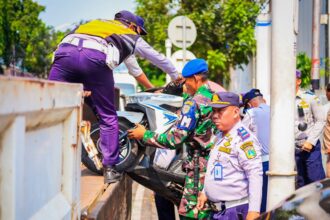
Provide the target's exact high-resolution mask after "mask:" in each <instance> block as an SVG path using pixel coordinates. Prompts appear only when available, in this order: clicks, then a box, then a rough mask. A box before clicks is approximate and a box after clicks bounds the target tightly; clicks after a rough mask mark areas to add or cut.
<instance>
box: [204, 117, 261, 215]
mask: <svg viewBox="0 0 330 220" xmlns="http://www.w3.org/2000/svg"><path fill="white" fill-rule="evenodd" d="M214 143H215V144H214V146H213V148H212V150H211V152H210V158H209V160H208V164H207V171H206V175H205V188H204V192H205V194H206V196H207V198H208V199H209V200H211V201H212V202H216V203H217V202H221V201H235V200H240V199H244V198H246V197H248V198H249V211H257V212H259V211H260V205H261V195H262V163H261V153H260V150H261V147H260V144H259V142H258V140H257V138H256V137H255V136H254V135H253V134H252V133H250V132H249V131H248V129H247V128H246V127H245V126H244V125H243V124H242V123H241V122H238V123H237V124H236V125H235V126H234V127H233V128H232V129H231V131H230V132H229V133H228V134H227V135H226V136H224V137H221V134H219V135H218V136H217V137H216V138H215V141H214ZM221 166H222V168H221Z"/></svg>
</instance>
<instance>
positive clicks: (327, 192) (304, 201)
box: [258, 179, 330, 220]
mask: <svg viewBox="0 0 330 220" xmlns="http://www.w3.org/2000/svg"><path fill="white" fill-rule="evenodd" d="M258 219H260V220H261V219H262V220H273V219H274V220H275V219H292V220H300V219H315V220H326V219H330V179H324V180H321V181H317V182H314V183H311V184H309V185H307V186H304V187H302V188H299V189H297V190H296V191H295V192H294V193H293V194H292V195H291V196H289V197H288V198H287V199H285V200H284V201H283V202H281V203H280V204H279V205H278V206H277V207H276V208H274V209H273V210H271V211H269V212H266V213H264V214H262V215H261V216H260V217H259V218H258Z"/></svg>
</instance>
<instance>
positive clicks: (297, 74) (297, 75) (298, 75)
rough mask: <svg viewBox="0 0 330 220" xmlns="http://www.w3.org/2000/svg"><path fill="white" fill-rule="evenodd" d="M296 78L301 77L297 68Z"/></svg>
mask: <svg viewBox="0 0 330 220" xmlns="http://www.w3.org/2000/svg"><path fill="white" fill-rule="evenodd" d="M296 78H299V79H300V78H301V72H300V71H299V70H296Z"/></svg>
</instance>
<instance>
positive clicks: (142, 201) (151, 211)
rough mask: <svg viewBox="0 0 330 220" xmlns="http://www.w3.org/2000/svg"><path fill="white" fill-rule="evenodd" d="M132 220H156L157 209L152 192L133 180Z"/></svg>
mask: <svg viewBox="0 0 330 220" xmlns="http://www.w3.org/2000/svg"><path fill="white" fill-rule="evenodd" d="M132 200H133V203H132V218H131V219H132V220H148V219H152V220H154V219H155V220H157V219H158V217H157V210H156V206H155V200H154V196H153V192H152V191H151V190H149V189H147V188H145V187H143V186H142V185H140V184H138V183H136V182H133V195H132Z"/></svg>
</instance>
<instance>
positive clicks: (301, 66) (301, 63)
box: [296, 53, 312, 88]
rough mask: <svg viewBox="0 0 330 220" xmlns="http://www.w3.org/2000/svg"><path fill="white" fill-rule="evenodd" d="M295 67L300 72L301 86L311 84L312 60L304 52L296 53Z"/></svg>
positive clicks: (306, 86)
mask: <svg viewBox="0 0 330 220" xmlns="http://www.w3.org/2000/svg"><path fill="white" fill-rule="evenodd" d="M296 68H297V69H298V70H300V72H301V85H300V87H301V88H309V87H310V85H311V70H312V60H311V58H309V57H308V56H307V54H306V53H299V54H298V55H297V64H296Z"/></svg>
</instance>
